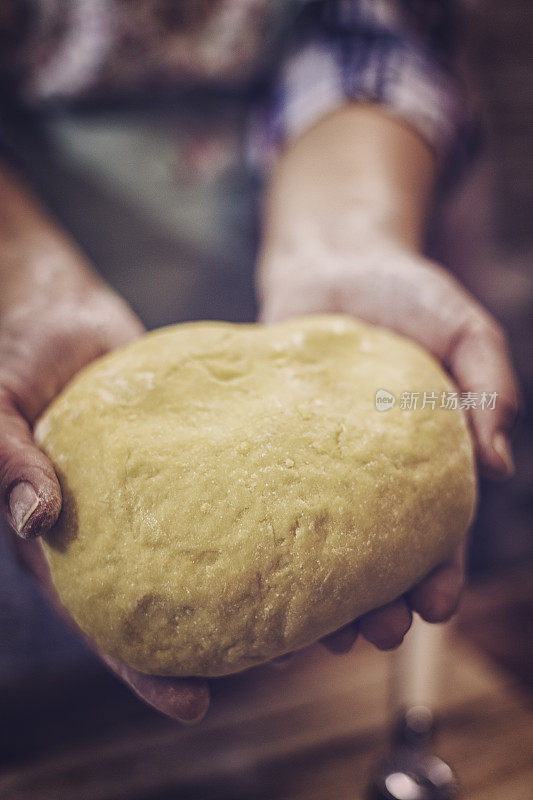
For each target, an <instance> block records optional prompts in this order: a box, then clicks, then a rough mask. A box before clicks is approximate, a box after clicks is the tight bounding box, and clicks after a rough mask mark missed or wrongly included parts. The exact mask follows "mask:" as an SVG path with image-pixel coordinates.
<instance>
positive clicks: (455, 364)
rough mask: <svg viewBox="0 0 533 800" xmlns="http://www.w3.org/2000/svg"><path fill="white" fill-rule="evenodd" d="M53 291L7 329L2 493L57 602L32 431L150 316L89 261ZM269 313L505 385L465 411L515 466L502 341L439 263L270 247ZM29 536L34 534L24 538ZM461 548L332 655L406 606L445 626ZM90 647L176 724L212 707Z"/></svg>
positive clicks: (488, 464) (53, 493) (391, 636)
mask: <svg viewBox="0 0 533 800" xmlns="http://www.w3.org/2000/svg"><path fill="white" fill-rule="evenodd" d="M73 274H74V275H76V276H78V277H76V278H73V279H72V280H69V281H68V282H67V284H66V285H63V284H62V283H61V282H59V281H55V282H53V290H52V291H44V292H43V290H42V287H39V286H38V285H35V284H34V283H32V284H31V285H29V283H30V282H28V285H26V286H24V288H23V291H22V292H21V295H20V299H19V302H16V303H12V304H11V306H10V308H9V309H7V310H6V311H5V313H4V314H3V315H2V321H1V324H0V497H1V498H2V500H3V503H4V511H5V513H6V516H7V519H8V520H9V522H10V523H11V525H12V527H13V528H14V530H15V531H16V533H17V534H18V537H15V542H17V543H18V544H17V549H18V552H19V553H20V555H21V557H22V558H23V559H24V561H25V562H26V564H27V565H28V566H29V568H30V569H31V570H32V572H33V573H34V574H35V575H36V577H37V578H38V580H39V581H40V583H41V585H42V586H43V589H44V591H45V593H46V594H47V596H48V598H49V599H50V601H51V602H52V604H53V605H54V606H55V607H56V609H57V610H58V612H59V613H60V614H61V616H63V617H64V618H65V619H66V620H67V621H68V622H69V623H70V624H71V625H72V626H74V627H76V626H75V623H74V622H73V620H72V619H71V618H70V617H69V615H68V613H67V612H66V610H65V609H64V608H63V607H62V606H61V604H60V603H59V600H58V597H57V595H56V593H55V591H54V588H53V585H52V583H51V580H50V574H49V570H48V567H47V565H46V562H45V560H44V556H43V553H42V550H41V547H40V544H39V543H38V542H37V541H35V539H36V537H38V536H40V535H42V534H44V533H46V531H47V530H49V528H50V527H51V526H52V525H53V523H54V521H55V519H56V518H57V516H58V514H59V511H60V507H61V493H60V487H59V484H58V481H57V478H56V475H55V472H54V469H53V467H52V464H51V463H50V462H49V461H48V459H47V458H46V456H45V455H44V454H43V453H41V451H40V450H39V449H38V448H37V447H36V446H35V444H34V442H33V438H32V426H33V424H34V422H35V420H36V419H37V418H38V416H39V415H40V413H41V412H42V411H43V409H44V408H45V407H46V405H47V404H48V403H49V402H50V401H51V400H52V398H53V397H54V396H55V395H56V394H57V393H58V392H59V391H60V390H61V388H62V387H63V386H64V385H65V384H66V383H67V381H68V380H69V379H70V378H71V377H72V376H73V375H74V374H75V373H76V372H77V371H78V370H79V369H81V368H82V367H83V366H84V365H85V364H87V363H89V362H90V361H91V360H93V359H94V358H96V357H98V356H100V355H102V354H104V353H106V352H108V351H109V350H112V349H114V348H116V347H119V346H121V345H123V344H126V343H127V342H129V341H131V340H133V339H135V338H136V337H137V336H139V335H140V334H141V333H142V330H143V328H142V325H141V323H140V322H139V320H138V319H137V318H136V317H135V315H134V314H133V313H132V311H131V310H130V309H129V307H128V306H127V305H126V304H125V303H124V302H123V301H122V300H121V299H120V298H119V297H118V296H117V295H116V294H115V293H114V292H113V291H112V290H111V289H110V288H109V287H107V286H106V285H104V284H102V283H100V282H99V281H98V280H95V278H94V276H92V275H91V277H90V278H88V277H87V275H88V273H87V271H86V270H85V269H81V270H79V271H77V270H74V272H73ZM259 296H260V301H261V320H262V321H263V322H274V321H278V320H281V319H284V318H287V317H290V316H296V315H301V314H308V313H320V312H339V313H346V314H351V315H354V316H356V317H359V318H361V319H363V320H367V321H368V322H371V323H375V324H378V325H383V326H386V327H388V328H392V329H393V330H395V331H397V332H398V333H401V334H404V335H405V336H408V337H410V338H412V339H414V340H415V341H417V342H419V343H420V344H421V345H422V346H424V347H425V348H426V349H428V350H429V351H431V352H432V353H433V354H434V355H435V356H436V357H437V358H438V359H439V360H440V361H441V362H442V363H443V365H444V366H445V367H446V368H447V369H448V370H449V372H450V373H451V375H452V377H453V378H454V380H455V382H456V383H457V385H458V387H459V389H460V390H461V391H474V392H481V391H490V392H497V393H498V399H497V403H496V408H495V410H494V411H490V412H488V411H478V410H474V411H472V412H470V422H471V428H472V432H473V436H474V439H475V444H476V449H477V455H478V461H479V465H480V468H481V470H482V471H483V472H484V473H485V474H486V475H487V476H489V477H492V478H496V479H497V478H504V477H507V476H508V475H510V474H511V472H512V456H511V450H510V444H509V436H510V432H511V428H512V424H513V422H514V418H515V416H516V412H517V387H516V382H515V379H514V376H513V371H512V367H511V364H510V361H509V357H508V354H507V349H506V344H505V337H504V335H503V333H502V331H501V329H500V328H499V327H498V325H497V324H496V323H495V321H494V320H493V319H492V318H491V317H490V316H489V315H488V314H487V312H486V311H484V310H483V309H482V308H481V307H480V306H479V305H478V304H477V303H476V301H475V300H474V299H473V298H472V297H470V296H469V295H468V294H467V292H466V291H465V290H464V289H463V288H462V287H461V286H460V285H459V284H458V283H457V282H456V281H455V280H454V279H453V278H452V277H451V276H450V275H449V274H448V273H447V272H446V271H445V270H443V269H442V268H441V267H439V266H438V265H436V264H432V263H430V262H428V261H425V260H424V259H422V258H421V257H418V256H416V255H413V253H410V252H408V251H406V250H403V249H402V248H401V247H399V246H398V247H393V246H391V247H388V248H385V247H383V248H370V249H369V250H368V249H367V250H366V251H365V252H360V253H359V254H358V255H357V256H354V255H353V250H352V251H350V252H342V250H337V252H333V253H332V252H331V248H330V249H328V251H327V252H320V248H315V250H314V251H313V253H312V254H310V255H306V256H305V257H304V256H303V254H301V253H300V254H296V253H291V252H283V250H282V249H271V250H270V251H268V250H267V251H265V252H264V253H263V256H262V261H261V267H260V270H259ZM22 539H25V540H27V541H25V542H22V541H21V540H22ZM463 567H464V559H463V555H462V553H460V552H457V553H456V554H455V556H454V558H453V559H451V560H450V561H449V562H448V563H445V564H442V565H441V566H439V567H438V568H437V569H436V570H434V572H433V573H432V574H431V575H429V576H428V577H426V578H425V579H424V580H423V581H422V582H421V583H420V584H418V586H416V587H415V588H414V589H412V590H411V591H410V592H409V593H408V594H407V595H406V596H404V597H402V598H400V599H398V600H396V601H395V602H393V603H391V604H389V605H388V606H386V607H383V608H381V609H377V610H376V611H373V612H371V613H369V614H366V615H365V616H363V617H362V618H360V619H359V620H355V621H354V622H353V623H352V624H350V625H348V626H346V627H344V628H343V629H341V630H339V631H337V632H336V633H334V634H331V635H330V636H328V637H326V638H325V639H324V640H323V644H325V645H326V646H327V647H328V648H329V649H330V650H331V651H332V652H336V653H343V652H346V651H348V650H349V649H350V647H351V646H352V644H353V642H354V641H355V639H356V637H357V635H358V633H361V634H362V635H363V636H364V637H365V638H366V639H368V641H370V642H372V643H373V644H374V645H375V646H376V647H378V648H380V649H385V650H386V649H391V648H394V647H396V646H398V645H399V644H400V643H401V641H402V639H403V637H404V635H405V633H406V632H407V630H408V629H409V626H410V624H411V619H412V612H413V611H416V612H418V613H419V614H420V615H421V616H422V617H423V618H424V619H426V620H428V621H430V622H441V621H444V620H446V619H448V618H449V617H450V616H451V615H452V614H453V612H454V610H455V608H456V606H457V603H458V600H459V596H460V593H461V588H462V585H463V579H464V569H463ZM80 635H82V637H83V638H84V639H85V641H86V642H87V644H88V645H89V647H90V648H91V649H92V650H93V651H94V652H95V653H96V654H97V655H98V656H99V657H100V658H101V659H102V660H103V661H104V662H105V663H106V665H107V666H108V667H109V668H110V669H111V670H112V671H113V672H114V673H115V674H116V675H118V676H119V677H120V678H121V679H122V680H124V681H125V682H126V683H127V684H128V685H129V686H130V688H131V689H132V690H133V691H134V692H135V693H136V694H138V695H139V696H140V697H141V698H142V699H143V700H145V701H146V702H147V703H149V704H150V705H152V706H154V707H155V708H157V709H158V710H160V711H162V712H163V713H165V714H167V715H169V716H171V717H173V718H175V719H179V720H181V721H193V720H197V719H200V718H201V717H202V716H203V714H204V713H205V711H206V710H207V707H208V704H209V692H208V687H207V684H206V682H205V681H203V680H201V679H198V678H191V679H170V678H160V677H153V676H147V675H143V674H141V673H139V672H136V671H135V670H133V669H130V668H129V667H127V666H126V665H124V664H121V663H119V662H117V661H115V660H113V659H111V658H109V657H108V656H106V655H105V654H104V653H102V652H101V651H99V650H98V648H97V647H96V645H95V644H94V642H91V641H89V640H88V639H87V637H85V636H84V634H82V633H81V631H80Z"/></svg>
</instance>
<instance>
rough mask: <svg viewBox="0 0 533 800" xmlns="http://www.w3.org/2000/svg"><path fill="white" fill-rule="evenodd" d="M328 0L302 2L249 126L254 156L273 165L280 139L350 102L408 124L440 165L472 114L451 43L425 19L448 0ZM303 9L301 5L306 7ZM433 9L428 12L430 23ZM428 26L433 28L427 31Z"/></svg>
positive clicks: (443, 11) (459, 144) (444, 10)
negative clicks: (419, 9)
mask: <svg viewBox="0 0 533 800" xmlns="http://www.w3.org/2000/svg"><path fill="white" fill-rule="evenodd" d="M413 5H416V4H413V3H410V2H401V1H400V0H397V2H393V0H328V2H322V3H321V2H312V3H304V4H303V6H304V10H303V11H302V14H301V18H300V22H299V24H297V25H295V28H294V34H293V38H292V41H290V42H289V45H288V48H287V51H286V54H285V56H284V58H283V59H282V62H281V64H280V68H279V71H278V72H277V74H276V77H275V79H274V80H273V82H272V85H271V87H270V91H269V95H268V99H267V102H265V104H264V105H263V106H262V107H261V109H260V110H259V111H258V114H257V115H256V118H255V120H254V124H253V135H252V138H251V153H252V159H253V160H254V161H255V162H257V163H260V164H263V165H266V164H268V163H270V161H271V159H272V156H273V155H274V154H275V152H276V151H277V150H278V149H279V147H280V145H282V144H283V143H284V142H285V141H287V140H290V139H291V138H294V137H296V136H298V135H299V134H300V133H302V132H303V131H304V130H305V129H306V128H309V127H310V126H311V125H313V124H314V123H315V122H316V121H317V120H318V119H320V118H321V117H323V116H324V115H326V114H329V113H331V112H332V111H334V110H336V109H337V108H339V107H341V106H342V105H345V104H346V103H347V102H358V101H359V102H372V103H378V104H380V105H382V106H384V107H385V108H386V110H387V111H388V113H390V114H391V115H392V116H395V117H397V118H399V119H401V120H402V121H404V122H406V123H407V124H408V125H410V126H411V127H412V128H414V129H415V130H416V131H418V133H419V134H420V135H421V136H422V137H423V138H424V139H425V140H426V141H427V143H428V144H429V145H430V147H431V148H432V149H433V150H434V151H435V153H436V154H437V157H438V158H439V160H440V161H441V162H447V161H448V160H449V158H450V156H451V154H456V153H457V152H458V151H459V150H461V149H464V144H465V141H464V140H465V129H466V128H468V126H469V120H470V114H469V110H468V103H467V102H466V99H465V92H464V90H463V88H462V86H461V83H460V82H459V81H458V79H457V78H456V77H455V76H454V75H453V74H452V72H451V70H450V68H449V55H450V53H449V47H448V42H445V41H444V38H445V37H444V36H443V34H442V33H441V34H440V38H439V33H438V32H437V35H435V27H434V25H433V27H431V26H430V25H429V22H428V23H427V26H426V27H424V26H425V23H426V20H430V19H432V16H431V13H428V12H431V8H430V7H431V6H433V7H434V8H433V11H437V12H438V14H439V15H440V18H439V21H440V28H441V31H444V30H447V29H449V27H450V25H451V23H450V20H448V19H446V17H447V14H448V13H451V11H450V3H446V2H439V3H432V2H431V0H427V3H426V4H425V12H426V13H425V14H424V15H417V14H416V12H415V11H413V8H412V6H413ZM305 7H306V8H305ZM434 19H435V14H433V20H434ZM430 27H431V29H430Z"/></svg>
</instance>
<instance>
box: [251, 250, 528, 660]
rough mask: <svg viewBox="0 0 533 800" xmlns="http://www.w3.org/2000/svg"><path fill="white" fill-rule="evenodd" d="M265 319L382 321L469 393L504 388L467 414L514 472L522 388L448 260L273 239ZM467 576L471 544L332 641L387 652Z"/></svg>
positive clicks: (264, 270) (441, 617) (267, 259)
mask: <svg viewBox="0 0 533 800" xmlns="http://www.w3.org/2000/svg"><path fill="white" fill-rule="evenodd" d="M258 293H259V298H260V319H261V321H262V322H265V323H271V322H277V321H280V320H283V319H286V318H289V317H294V316H299V315H303V314H317V313H324V312H329V313H344V314H350V315H353V316H354V317H358V318H359V319H362V320H365V321H367V322H370V323H373V324H376V325H382V326H384V327H387V328H390V329H392V330H394V331H396V332H397V333H400V334H403V335H404V336H407V337H409V338H411V339H413V340H415V341H416V342H418V343H419V344H421V345H422V346H423V347H425V348H426V349H427V350H429V351H430V352H431V353H432V354H433V355H434V356H435V357H436V358H437V359H439V360H440V361H441V363H442V364H443V366H444V367H445V368H446V369H447V370H448V372H449V373H450V374H451V376H452V378H453V379H454V381H455V383H456V384H457V386H458V387H459V390H460V391H461V392H477V393H481V392H496V393H497V402H496V406H495V409H494V410H493V411H490V412H489V413H487V412H486V411H481V410H479V409H473V410H470V411H469V412H468V414H469V420H470V425H471V430H472V434H473V437H474V441H475V447H476V451H477V458H478V463H479V466H480V469H481V471H482V472H483V473H484V474H485V475H486V476H488V477H490V478H493V479H502V478H506V477H508V476H509V475H511V474H512V471H513V462H512V454H511V446H510V433H511V429H512V426H513V423H514V420H515V417H516V414H517V408H518V389H517V384H516V380H515V377H514V374H513V369H512V365H511V362H510V359H509V355H508V351H507V344H506V337H505V334H504V333H503V331H502V329H501V327H500V326H499V325H498V324H497V322H496V321H495V320H494V319H493V318H492V317H491V316H490V314H489V313H488V312H487V311H486V310H485V309H483V308H482V307H481V306H480V305H479V303H477V301H476V300H475V299H474V298H473V297H472V296H471V295H469V294H468V292H467V291H466V290H465V289H464V288H463V287H462V286H461V285H460V284H459V283H458V281H457V280H455V278H453V277H452V275H451V274H450V273H449V272H447V271H446V270H445V269H443V268H442V267H441V266H439V265H437V264H434V263H432V262H431V261H428V260H426V259H424V258H423V257H421V256H418V255H416V254H413V252H411V251H409V250H408V249H407V248H403V247H401V246H400V245H398V244H393V243H389V244H384V243H380V244H377V243H376V244H374V245H370V244H368V245H366V246H361V247H360V248H359V249H358V250H356V249H355V248H353V247H351V248H350V249H343V248H342V247H336V248H335V247H332V245H331V244H330V245H329V246H327V247H322V246H321V245H319V244H317V242H316V241H315V242H314V243H313V245H312V246H311V245H309V246H308V247H305V248H302V249H300V250H298V249H291V250H290V251H289V250H284V249H283V248H281V247H274V246H267V247H266V248H265V249H264V252H263V255H262V259H261V265H260V269H259V273H258ZM463 583H464V551H463V549H461V550H460V551H457V552H456V553H455V554H454V556H453V558H452V559H451V560H450V561H448V562H446V563H445V564H441V565H440V566H439V567H437V568H436V569H435V570H434V571H433V572H432V573H431V574H430V575H429V576H427V577H426V578H425V579H424V580H423V581H421V582H420V583H419V584H418V585H417V586H415V587H414V589H412V590H411V591H410V592H409V593H408V594H407V595H405V596H404V597H401V598H399V599H398V600H396V601H394V602H393V603H390V604H389V605H388V606H385V607H383V608H379V609H377V610H375V611H372V612H370V613H369V614H366V615H364V616H363V617H361V618H360V619H359V620H356V621H354V622H353V623H352V624H350V625H348V626H346V627H345V628H342V629H341V630H340V631H337V632H336V633H334V634H332V635H331V636H329V637H327V638H326V639H325V640H324V643H325V644H326V645H327V646H329V648H330V649H331V650H333V651H335V652H346V651H347V650H348V649H349V648H350V647H351V645H352V644H353V642H354V641H355V638H356V637H357V634H358V632H361V633H362V634H363V636H364V637H365V638H366V639H368V640H369V641H370V642H372V643H373V644H374V645H375V646H376V647H378V648H379V649H382V650H388V649H392V648H394V647H397V646H398V645H399V644H400V643H401V642H402V640H403V637H404V635H405V634H406V632H407V631H408V629H409V627H410V625H411V621H412V611H417V612H418V613H419V614H420V616H421V617H423V618H424V619H425V620H427V621H429V622H443V621H445V620H447V619H448V618H449V617H450V616H452V614H453V613H454V611H455V609H456V608H457V605H458V602H459V597H460V594H461V590H462V587H463Z"/></svg>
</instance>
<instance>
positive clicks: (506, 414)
mask: <svg viewBox="0 0 533 800" xmlns="http://www.w3.org/2000/svg"><path fill="white" fill-rule="evenodd" d="M447 366H448V367H449V369H450V371H451V373H452V375H453V376H454V378H455V380H456V381H457V383H458V385H459V387H460V389H461V390H462V391H463V392H467V393H471V396H472V397H474V398H478V399H479V398H483V397H490V396H491V395H492V398H493V400H494V402H493V403H492V405H491V404H490V402H489V403H488V404H487V405H486V406H485V407H484V406H483V404H481V405H480V404H479V403H473V404H472V407H471V408H470V409H469V416H470V421H471V425H472V429H473V432H474V435H475V440H476V446H477V452H478V458H479V461H480V464H481V467H482V470H483V472H484V473H485V475H486V476H487V477H489V478H495V479H498V478H505V477H508V476H509V475H511V474H512V472H513V457H512V452H511V444H510V437H511V432H512V429H513V426H514V423H515V420H516V417H517V414H518V408H519V389H518V384H517V380H516V377H515V374H514V371H513V368H512V365H511V360H510V357H509V352H508V347H507V342H506V337H505V334H504V333H503V331H502V329H501V328H500V327H499V325H497V323H496V322H495V321H494V320H492V319H491V318H489V319H481V320H480V321H478V322H477V323H476V324H474V325H470V326H467V327H465V328H464V329H463V331H462V332H461V335H460V336H458V337H456V339H455V342H454V347H453V348H452V351H451V353H450V354H449V358H448V364H447Z"/></svg>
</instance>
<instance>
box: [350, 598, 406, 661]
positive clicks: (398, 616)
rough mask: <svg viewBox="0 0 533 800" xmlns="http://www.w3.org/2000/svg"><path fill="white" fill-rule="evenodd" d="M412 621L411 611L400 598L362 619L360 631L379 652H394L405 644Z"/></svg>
mask: <svg viewBox="0 0 533 800" xmlns="http://www.w3.org/2000/svg"><path fill="white" fill-rule="evenodd" d="M412 621H413V618H412V614H411V610H410V609H409V607H408V605H407V603H406V602H405V600H403V599H402V598H400V599H399V600H395V601H394V602H393V603H389V604H388V605H386V606H382V607H381V608H377V609H376V610H375V611H370V612H369V613H368V614H365V615H364V616H363V617H361V619H360V620H359V630H360V631H361V633H362V634H363V636H364V637H365V639H366V640H367V641H369V642H370V643H371V644H373V645H375V647H377V648H378V650H393V649H394V648H395V647H399V646H400V645H401V643H402V642H403V637H404V636H405V634H406V633H407V631H408V630H409V628H410V627H411V623H412Z"/></svg>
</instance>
